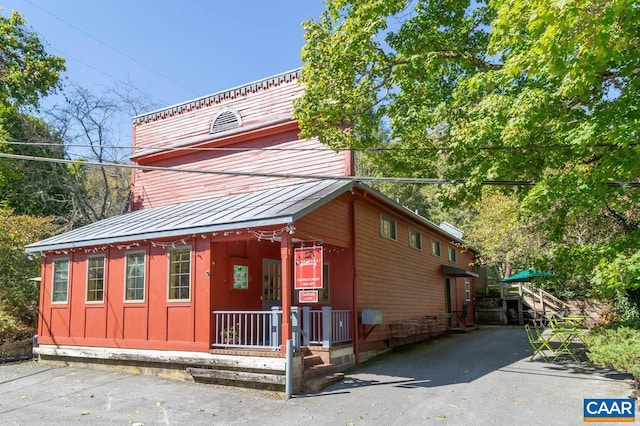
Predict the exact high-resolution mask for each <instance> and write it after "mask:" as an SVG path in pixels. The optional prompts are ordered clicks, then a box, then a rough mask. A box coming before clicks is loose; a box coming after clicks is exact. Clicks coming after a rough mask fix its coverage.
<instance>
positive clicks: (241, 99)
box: [133, 80, 304, 155]
mask: <svg viewBox="0 0 640 426" xmlns="http://www.w3.org/2000/svg"><path fill="white" fill-rule="evenodd" d="M303 90H304V87H303V86H301V85H299V84H298V81H297V80H292V81H289V82H282V83H280V84H278V85H274V86H271V87H269V88H268V89H266V90H260V91H257V92H246V93H245V95H243V96H237V97H230V98H225V99H221V100H220V101H219V102H212V103H210V104H209V105H202V106H199V107H194V108H192V109H190V110H188V111H184V112H181V113H176V114H174V115H168V116H166V117H164V118H158V119H155V120H152V121H144V122H140V123H137V124H134V128H133V131H134V133H135V143H136V146H135V147H134V151H133V153H134V155H135V154H138V153H141V152H142V153H143V152H144V150H142V151H140V148H144V147H151V146H153V147H163V146H168V145H172V144H175V143H179V142H181V141H184V140H188V139H192V138H198V137H205V136H207V135H209V128H210V126H211V122H212V120H213V118H214V117H215V115H216V114H217V113H218V112H220V111H221V110H222V109H223V108H225V107H227V108H233V109H235V110H236V111H237V112H238V113H239V114H240V117H241V118H242V127H243V128H247V127H252V126H255V125H258V124H261V123H265V122H269V121H273V120H278V119H281V118H286V117H290V116H291V115H292V112H293V100H294V99H295V98H297V97H299V96H300V95H301V93H302V92H303ZM215 136H216V135H215V134H214V135H213V137H214V138H215Z"/></svg>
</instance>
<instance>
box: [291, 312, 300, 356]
mask: <svg viewBox="0 0 640 426" xmlns="http://www.w3.org/2000/svg"><path fill="white" fill-rule="evenodd" d="M291 331H292V334H293V339H292V340H293V349H294V350H295V351H296V352H300V334H301V329H300V307H299V306H292V307H291Z"/></svg>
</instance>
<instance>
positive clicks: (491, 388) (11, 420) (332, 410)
mask: <svg viewBox="0 0 640 426" xmlns="http://www.w3.org/2000/svg"><path fill="white" fill-rule="evenodd" d="M529 356H530V350H529V345H528V342H527V340H526V337H525V334H524V330H522V329H521V328H506V327H488V328H482V329H480V330H478V331H475V332H471V333H467V334H455V335H450V336H447V337H443V338H440V339H437V340H435V341H432V342H428V343H423V344H418V345H414V346H412V347H408V348H404V349H401V350H397V351H395V352H393V353H391V354H388V355H385V356H382V357H380V358H378V359H376V360H373V361H370V362H368V363H365V364H364V365H362V366H360V367H358V368H356V369H354V370H352V371H350V372H349V373H348V374H347V377H346V378H345V380H343V381H342V382H340V383H337V384H335V385H333V386H331V387H329V388H327V389H325V391H324V392H321V393H318V394H310V395H297V396H295V397H294V398H292V399H290V400H288V401H287V400H285V399H283V398H282V396H281V395H279V394H273V393H265V392H260V391H251V390H242V389H238V388H229V387H221V386H214V385H206V384H197V383H186V382H178V381H172V380H168V379H161V378H158V377H151V376H136V375H130V374H125V373H119V372H112V371H109V372H105V371H98V370H93V369H82V368H71V367H51V366H47V365H44V364H39V363H36V362H25V363H16V364H5V365H0V425H52V424H53V425H56V424H60V425H69V424H91V425H133V424H139V425H140V424H144V425H169V424H172V425H183V424H190V425H200V424H202V425H204V424H207V425H211V424H221V425H307V424H313V425H380V424H385V425H403V426H404V425H415V424H443V425H465V426H468V425H485V424H487V425H489V424H491V425H514V424H532V425H537V424H544V425H581V424H583V419H582V405H583V399H584V398H624V397H628V396H629V395H630V393H631V391H632V380H631V378H630V377H629V376H628V375H625V374H620V373H617V372H615V371H611V370H609V369H600V368H596V367H593V366H588V365H586V364H578V363H575V362H559V363H549V364H546V363H544V362H542V361H533V362H532V361H529Z"/></svg>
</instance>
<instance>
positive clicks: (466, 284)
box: [464, 279, 471, 302]
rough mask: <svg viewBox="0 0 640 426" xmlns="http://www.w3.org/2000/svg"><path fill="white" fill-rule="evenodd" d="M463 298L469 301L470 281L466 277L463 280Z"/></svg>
mask: <svg viewBox="0 0 640 426" xmlns="http://www.w3.org/2000/svg"><path fill="white" fill-rule="evenodd" d="M464 300H465V301H466V302H470V301H471V283H470V282H469V280H467V279H465V280H464Z"/></svg>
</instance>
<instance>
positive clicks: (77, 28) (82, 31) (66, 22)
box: [25, 0, 197, 95]
mask: <svg viewBox="0 0 640 426" xmlns="http://www.w3.org/2000/svg"><path fill="white" fill-rule="evenodd" d="M25 1H26V2H27V3H29V4H30V5H32V6H33V7H35V8H37V9H40V10H41V11H43V12H44V13H46V14H48V15H50V16H52V17H53V18H55V19H57V20H58V21H60V22H62V23H64V24H66V25H68V26H70V27H71V28H73V29H74V30H76V31H78V32H80V33H82V34H84V35H86V36H87V37H90V38H92V39H93V40H95V41H97V42H98V43H100V44H102V45H103V46H106V47H108V48H109V49H111V50H113V51H114V52H116V53H118V54H120V55H122V56H124V57H125V58H127V59H129V60H130V61H133V62H135V63H136V64H138V65H140V66H141V67H144V68H146V69H148V70H149V71H151V72H153V73H155V74H157V75H159V76H160V77H162V78H164V79H166V80H167V81H170V82H171V83H173V84H175V85H177V86H180V87H182V88H183V89H185V90H188V91H189V92H190V93H191V94H193V95H197V93H196V91H195V90H193V89H191V88H189V87H187V86H185V85H184V84H182V83H180V82H178V81H176V80H174V79H172V78H171V77H169V76H167V75H165V74H163V73H161V72H160V71H158V70H156V69H154V68H152V67H150V66H149V65H147V64H145V63H143V62H141V61H139V60H138V59H136V58H134V57H133V56H131V55H129V54H127V53H125V52H123V51H121V50H120V49H117V48H116V47H114V46H111V45H110V44H108V43H107V42H105V41H103V40H101V39H99V38H98V37H96V36H94V35H92V34H90V33H88V32H86V31H84V30H83V29H81V28H79V27H77V26H75V25H73V24H72V23H70V22H68V21H65V20H64V19H62V18H60V17H59V16H57V15H55V14H53V13H52V12H49V11H48V10H46V9H44V8H43V7H41V6H38V5H37V4H35V3H34V2H32V1H30V0H25ZM76 60H78V59H76ZM80 62H82V61H80ZM82 63H83V64H85V65H87V64H86V63H85V62H82ZM89 66H90V67H91V68H92V69H96V68H95V67H93V66H91V65H89ZM103 74H104V73H103ZM118 80H119V79H118Z"/></svg>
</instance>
